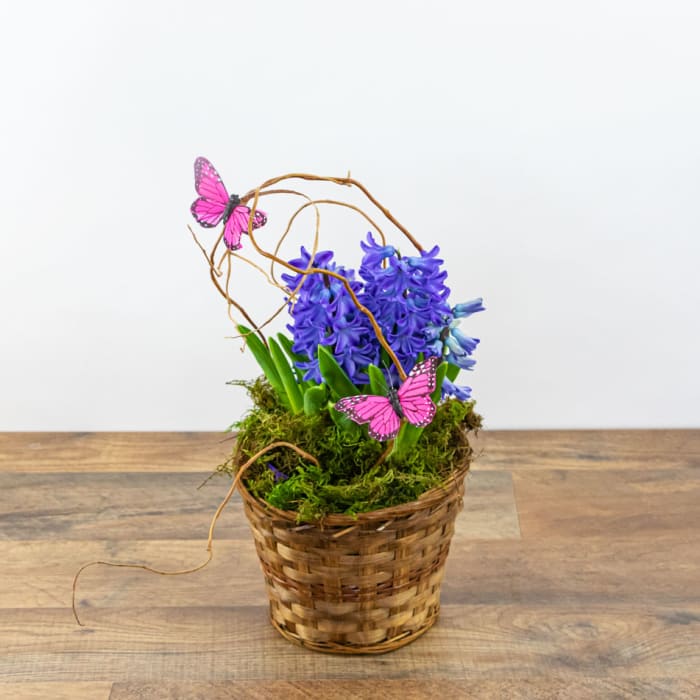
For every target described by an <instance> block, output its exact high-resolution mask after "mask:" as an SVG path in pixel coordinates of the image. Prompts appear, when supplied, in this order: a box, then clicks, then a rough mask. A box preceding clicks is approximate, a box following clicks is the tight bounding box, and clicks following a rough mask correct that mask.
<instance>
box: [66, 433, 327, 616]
mask: <svg viewBox="0 0 700 700" xmlns="http://www.w3.org/2000/svg"><path fill="white" fill-rule="evenodd" d="M278 447H288V448H289V449H290V450H294V451H295V452H296V453H297V454H299V455H300V456H302V457H303V458H304V459H307V460H309V461H310V462H313V463H314V464H315V465H316V466H317V467H319V466H321V465H320V464H319V461H318V460H317V459H316V457H314V456H313V455H311V454H309V453H308V452H306V451H305V450H302V449H301V448H300V447H297V446H296V445H293V444H292V443H291V442H284V441H280V442H273V443H271V444H270V445H267V446H266V447H263V449H262V450H259V451H258V452H256V453H255V454H254V455H253V456H252V457H251V458H250V459H249V460H248V461H247V462H245V464H242V465H241V467H240V468H239V469H238V472H237V473H236V477H235V479H234V480H233V482H232V483H231V488H229V490H228V493H227V494H226V496H225V497H224V500H223V501H221V503H220V504H219V507H218V508H217V509H216V513H214V517H213V518H212V520H211V524H210V525H209V536H208V538H207V558H206V559H205V560H204V561H203V562H202V563H201V564H199V565H198V566H195V567H192V568H191V569H180V570H177V571H162V570H161V569H155V568H153V567H152V566H147V565H146V564H125V563H122V562H114V561H91V562H89V563H87V564H83V566H81V567H80V568H79V569H78V571H77V573H76V574H75V576H74V577H73V597H72V609H73V617H75V621H76V622H77V623H78V624H79V625H80V626H81V627H84V626H85V625H84V624H83V623H82V622H81V621H80V618H79V617H78V609H77V607H76V604H75V598H76V595H77V588H78V579H79V577H80V574H82V573H83V571H85V569H88V568H89V567H91V566H97V565H98V564H100V565H102V566H113V567H118V568H124V569H142V570H143V571H148V572H150V573H152V574H158V575H159V576H184V575H185V574H193V573H195V571H201V570H202V569H203V568H204V567H205V566H206V565H207V564H209V562H210V561H211V560H212V558H213V556H214V549H213V541H214V528H215V527H216V521H217V520H218V519H219V516H220V515H221V513H222V512H223V510H224V508H225V507H226V506H227V505H228V502H229V501H230V500H231V496H233V492H234V491H235V490H236V487H237V486H238V484H239V482H240V480H241V477H242V476H243V474H245V472H246V471H247V470H248V468H249V467H250V466H251V465H253V464H255V462H256V461H257V460H258V459H259V458H260V457H262V456H263V455H264V454H266V453H268V452H270V451H271V450H274V449H276V448H278Z"/></svg>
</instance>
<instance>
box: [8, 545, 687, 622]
mask: <svg viewBox="0 0 700 700" xmlns="http://www.w3.org/2000/svg"><path fill="white" fill-rule="evenodd" d="M204 555H205V543H204V542H203V541H201V542H200V541H195V540H153V541H125V542H118V541H117V542H111V541H97V542H80V541H52V542H4V543H0V561H2V563H3V565H2V568H0V606H2V607H4V608H53V607H57V606H62V607H67V606H69V605H70V601H71V583H72V580H73V576H74V574H75V572H76V571H77V570H78V568H79V567H80V566H81V565H82V564H85V563H87V562H88V561H92V560H96V559H113V560H117V561H130V562H135V563H146V564H149V565H152V566H154V567H158V568H167V569H180V568H186V567H189V566H194V565H196V564H198V563H200V562H201V561H203V560H204V559H205V556H204ZM698 581H700V549H699V548H698V544H697V536H696V535H695V534H694V533H691V532H686V533H685V535H684V536H683V537H681V535H680V534H677V535H674V536H666V537H661V538H657V539H656V540H655V541H654V545H653V546H650V543H649V541H648V539H645V538H644V537H634V536H630V537H623V538H619V539H610V538H604V537H597V538H583V537H582V538H579V539H577V540H576V541H575V542H573V541H572V540H569V539H548V540H547V541H546V542H542V541H538V540H522V541H518V540H503V541H493V540H491V541H472V540H470V539H469V538H468V537H467V536H464V535H459V534H457V535H456V536H455V539H454V540H453V542H452V547H451V550H450V555H449V558H448V560H447V568H446V572H445V579H444V581H443V584H442V601H443V603H444V604H462V605H494V606H500V605H508V604H527V605H537V606H540V607H545V606H547V605H555V606H557V605H558V606H566V605H570V606H572V607H574V608H576V609H584V608H589V607H593V608H596V609H601V608H603V609H604V608H605V606H606V605H613V606H615V607H617V608H621V607H625V606H631V607H633V608H634V607H636V606H638V605H639V604H640V603H644V604H646V605H649V606H652V607H653V606H655V605H664V606H667V607H675V608H676V609H677V611H678V616H679V618H682V617H683V615H684V614H685V613H684V612H683V611H684V609H685V607H686V606H687V605H691V606H698V605H700V586H698V585H697V584H698ZM78 596H79V598H78V599H79V601H80V610H81V615H84V617H85V619H86V621H89V620H90V619H91V615H92V612H93V609H99V608H103V607H119V608H128V607H135V606H148V605H153V606H161V607H162V606H165V605H168V606H173V607H176V606H183V607H190V608H193V607H199V606H204V607H207V606H210V605H222V606H225V605H245V604H251V605H264V604H265V602H266V600H267V599H266V594H265V590H264V584H263V577H262V573H261V571H260V566H259V563H258V559H257V555H256V553H255V548H254V546H253V542H252V538H250V537H249V538H247V539H243V540H215V542H214V558H213V560H212V562H211V564H210V565H209V566H208V567H207V568H205V569H203V570H202V571H199V572H197V573H195V574H190V575H187V576H170V577H162V576H155V575H153V574H149V573H147V572H145V571H142V570H135V569H121V568H119V569H115V568H111V567H101V566H98V567H91V568H89V569H87V570H86V571H85V572H84V574H83V576H82V577H81V579H80V581H79V587H78Z"/></svg>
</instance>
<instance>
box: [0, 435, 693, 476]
mask: <svg viewBox="0 0 700 700" xmlns="http://www.w3.org/2000/svg"><path fill="white" fill-rule="evenodd" d="M471 440H472V442H473V444H474V446H475V449H476V451H477V454H478V459H477V462H476V466H477V467H478V468H479V469H505V470H508V471H519V470H522V469H526V470H531V469H579V468H585V469H609V468H613V469H684V468H688V467H691V468H697V467H698V466H700V430H486V431H481V432H480V433H479V435H478V436H476V437H472V438H471ZM232 448H233V443H232V436H231V435H228V434H226V433H218V432H193V433H159V432H139V433H120V432H111V433H110V432H104V433H38V432H29V433H0V471H7V472H23V473H28V472H52V471H53V472H71V471H78V472H86V471H87V472H89V471H95V472H102V473H104V472H133V471H136V472H178V471H184V472H199V471H201V472H210V471H212V470H213V469H214V468H215V467H216V466H217V465H218V464H220V463H221V462H222V461H224V460H225V459H226V457H227V456H228V455H229V454H230V453H231V450H232Z"/></svg>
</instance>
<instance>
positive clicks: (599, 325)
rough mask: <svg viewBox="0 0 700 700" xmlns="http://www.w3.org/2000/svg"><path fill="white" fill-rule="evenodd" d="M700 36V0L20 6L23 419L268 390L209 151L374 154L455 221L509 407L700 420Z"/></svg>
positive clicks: (14, 249) (15, 70) (448, 249)
mask: <svg viewBox="0 0 700 700" xmlns="http://www.w3.org/2000/svg"><path fill="white" fill-rule="evenodd" d="M698 36H700V5H698V3H696V2H693V1H691V0H688V1H687V2H674V1H673V0H664V1H661V0H659V2H643V1H642V2H640V1H639V0H624V1H618V2H615V1H610V0H605V1H602V0H600V1H590V0H587V1H586V2H560V1H559V2H557V1H551V2H546V1H542V0H539V1H534V2H532V1H531V2H518V1H512V2H505V1H497V2H487V3H484V2H472V1H471V0H470V1H469V2H445V1H440V0H437V1H433V2H429V3H426V2H406V1H405V0H404V1H402V2H376V1H375V2H367V1H365V0H361V1H358V0H354V2H352V3H336V2H321V1H318V2H311V1H307V0H295V2H269V1H268V2H257V3H256V2H246V3H242V2H230V1H229V2H214V1H211V0H210V1H208V2H206V3H204V2H197V3H195V2H189V3H183V2H166V1H165V0H157V1H153V2H145V1H144V0H141V1H139V2H134V1H125V0H120V1H119V2H99V1H92V2H74V1H66V0H63V1H62V2H49V1H46V2H23V3H9V2H5V3H2V5H0V65H1V66H2V67H1V68H0V71H1V84H0V87H1V88H2V96H3V97H2V107H1V108H0V149H1V150H0V155H1V161H0V162H1V163H2V168H1V169H0V197H1V198H2V210H1V215H2V223H1V226H0V236H1V239H0V240H1V244H2V275H1V278H0V333H1V343H2V346H1V350H0V353H1V354H0V429H3V430H105V429H126V430H138V429H145V430H146V429H175V430H186V429H192V430H199V429H219V428H223V427H225V426H226V425H227V424H228V423H229V422H231V421H232V420H234V419H235V418H236V416H238V415H239V414H240V413H241V411H242V410H244V408H245V406H246V405H247V403H246V400H245V397H244V396H243V395H242V392H241V391H240V390H239V389H236V388H233V387H228V386H225V384H224V382H225V381H226V380H228V379H231V378H235V377H250V376H253V375H254V374H255V365H254V363H253V361H252V359H251V358H250V357H249V356H248V354H247V353H246V354H245V355H242V354H241V353H240V352H239V343H238V342H234V341H231V340H226V339H225V336H227V335H230V334H231V332H232V329H231V326H230V323H229V322H228V320H227V316H226V309H225V306H224V305H223V304H222V303H221V300H220V298H219V297H218V296H217V295H216V293H215V291H214V289H213V287H211V285H210V283H209V281H208V276H207V270H206V268H205V266H204V263H203V260H202V258H201V255H200V253H199V251H198V250H197V249H196V248H195V246H194V244H193V242H192V240H191V239H190V236H189V233H188V231H187V229H186V225H187V224H188V223H190V222H191V217H190V214H189V211H188V209H189V205H190V202H191V201H192V199H193V197H194V191H193V183H192V170H191V168H192V161H193V159H194V157H195V156H197V155H199V154H202V155H206V156H208V157H209V158H211V159H212V160H213V161H214V162H215V164H216V165H217V166H218V168H219V170H220V171H221V173H222V175H223V177H224V181H225V182H226V183H227V184H228V186H229V188H230V189H232V190H233V191H239V192H240V191H244V190H247V189H249V188H252V187H254V186H256V185H257V184H259V183H260V182H262V181H263V180H265V179H266V178H268V177H271V176H274V175H278V174H282V173H285V172H289V171H292V170H296V171H306V172H316V173H322V174H337V175H343V174H345V173H346V172H347V171H348V170H351V171H352V174H353V175H354V176H355V177H357V178H358V179H359V180H361V181H362V182H364V183H365V184H367V185H368V186H369V187H370V189H371V190H372V191H373V192H374V193H375V194H376V196H377V197H379V199H380V200H382V202H384V203H385V204H386V205H387V206H388V207H389V208H390V209H391V210H392V212H393V213H394V214H396V216H397V217H398V218H399V219H400V220H401V221H402V222H404V223H405V224H406V225H407V226H408V228H409V229H410V230H411V231H412V232H413V233H414V234H415V235H416V236H417V237H418V238H419V239H420V240H421V241H422V242H423V243H424V244H425V245H432V244H433V243H439V244H440V245H441V246H442V250H443V252H444V255H445V256H446V258H447V260H448V263H449V271H450V282H451V286H452V288H453V300H454V301H462V300H466V299H469V298H472V297H474V296H479V295H481V296H483V297H484V298H485V303H486V304H487V306H488V311H487V312H486V313H484V314H481V315H480V316H478V317H474V318H473V319H472V320H471V322H469V323H468V324H465V329H466V330H467V331H470V332H471V333H472V334H474V335H477V336H479V337H481V338H482V343H481V346H480V347H479V349H478V352H477V355H476V357H477V359H478V364H477V367H476V370H475V371H474V372H473V373H472V374H470V375H469V377H468V379H469V380H470V381H469V383H470V384H471V385H472V386H473V388H474V395H475V397H476V398H477V399H478V402H479V403H478V405H479V408H480V409H481V411H482V412H483V413H484V414H485V416H486V419H487V425H488V427H490V428H521V427H522V428H540V427H542V428H544V427H625V426H631V427H645V426H678V427H682V426H698V424H699V423H700V420H699V418H700V409H699V408H698V406H700V380H699V379H698V373H697V369H696V367H697V362H698V357H700V329H699V324H698V320H697V310H698V302H700V280H699V277H700V275H699V273H698V263H699V262H700V255H699V254H700V243H699V241H698V229H699V225H700V204H699V201H698V188H699V185H700V128H699V126H698V125H699V124H700V82H699V81H698V67H699V66H700V42H699V41H698ZM310 191H314V190H310ZM327 194H328V193H327ZM355 201H359V200H355ZM287 204H288V203H285V206H287ZM268 209H271V212H272V213H274V214H275V217H276V218H271V221H270V223H269V224H268V226H267V227H266V228H265V229H264V230H263V231H262V232H261V234H260V235H261V236H263V235H268V236H272V235H274V233H275V232H276V231H278V230H279V226H280V225H281V215H282V211H283V210H282V209H280V210H279V212H278V211H277V209H276V208H275V207H268ZM323 216H324V219H323V221H324V229H323V230H324V231H325V243H326V245H328V246H331V247H334V246H335V247H338V248H339V250H340V253H341V254H342V255H343V257H344V258H351V257H352V255H355V256H356V257H359V255H358V254H357V253H356V252H354V251H356V249H357V247H356V246H357V244H356V240H359V238H360V237H361V236H362V235H363V234H364V232H365V230H366V227H365V224H364V223H363V222H361V221H359V220H357V219H354V218H352V217H345V216H333V215H330V214H329V213H327V212H325V213H324V214H323ZM307 228H308V226H307ZM301 237H302V236H301V234H299V236H298V238H297V241H299V240H300V239H301ZM202 239H204V240H207V235H206V233H203V235H202ZM354 262H356V259H355V260H354ZM245 279H246V280H247V279H248V278H247V277H246V278H245ZM244 284H247V282H244ZM241 295H242V298H244V299H247V302H248V304H249V306H251V308H253V309H259V311H258V316H260V317H261V316H263V314H264V312H265V311H267V310H268V309H270V308H272V306H273V295H274V292H273V291H272V290H271V289H267V288H264V289H262V290H261V289H260V288H254V289H241ZM246 295H247V296H246Z"/></svg>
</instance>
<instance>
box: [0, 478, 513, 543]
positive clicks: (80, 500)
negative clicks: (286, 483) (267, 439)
mask: <svg viewBox="0 0 700 700" xmlns="http://www.w3.org/2000/svg"><path fill="white" fill-rule="evenodd" d="M203 478H205V475H203V474H201V473H194V474H192V473H156V474H154V473H137V472H136V473H134V472H132V473H106V474H95V473H90V472H88V473H83V474H78V473H68V474H55V473H49V474H36V473H35V474H8V473H5V474H2V473H0V494H2V498H3V503H4V504H6V505H3V506H2V508H1V509H0V540H3V539H5V540H39V539H60V540H72V539H75V540H89V539H93V540H105V539H109V540H133V539H143V537H144V533H148V536H149V538H151V539H158V540H164V539H178V540H182V539H190V538H195V539H206V536H207V533H208V531H209V523H210V522H211V518H212V516H213V515H214V512H215V511H216V508H217V506H218V505H219V503H220V502H221V500H222V499H223V497H224V496H225V495H226V492H227V490H228V488H229V485H230V481H229V480H228V478H226V477H217V478H215V479H212V480H211V481H209V482H208V483H207V485H206V486H205V487H204V488H202V489H200V490H197V486H199V485H200V484H201V483H202V480H203ZM458 526H459V528H460V530H462V531H464V532H465V533H469V536H470V537H471V538H472V539H503V538H517V537H519V536H520V530H519V526H518V514H517V511H516V508H515V498H514V495H513V482H512V478H511V475H510V474H508V473H506V472H476V471H475V472H474V473H473V474H470V475H469V478H468V481H467V488H466V495H465V508H464V512H463V513H462V514H461V515H460V519H459V525H458ZM216 535H217V537H219V538H223V539H248V538H250V531H249V529H248V524H247V521H246V520H245V517H244V516H243V509H242V506H241V503H240V497H239V495H238V494H236V495H235V496H234V497H233V499H232V500H231V503H230V504H229V506H228V508H227V510H226V511H225V512H224V515H223V516H222V517H221V518H220V519H219V522H218V523H217V528H216Z"/></svg>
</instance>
